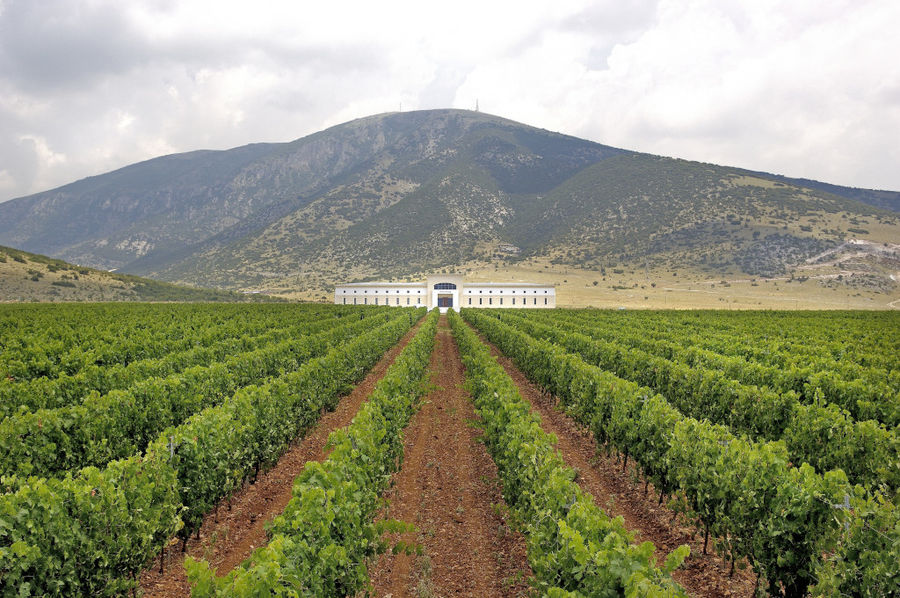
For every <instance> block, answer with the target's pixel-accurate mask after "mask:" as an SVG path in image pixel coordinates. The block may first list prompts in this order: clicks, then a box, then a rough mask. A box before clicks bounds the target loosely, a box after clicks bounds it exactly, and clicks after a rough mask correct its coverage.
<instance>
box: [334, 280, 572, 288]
mask: <svg viewBox="0 0 900 598" xmlns="http://www.w3.org/2000/svg"><path fill="white" fill-rule="evenodd" d="M427 284H428V283H427V282H383V281H372V282H344V283H341V284H336V285H335V287H424V286H426V285H427ZM438 284H440V283H438ZM462 284H463V286H465V287H554V286H556V285H554V284H541V283H539V282H463V283H462Z"/></svg>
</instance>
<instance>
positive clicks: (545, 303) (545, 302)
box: [544, 297, 547, 305]
mask: <svg viewBox="0 0 900 598" xmlns="http://www.w3.org/2000/svg"><path fill="white" fill-rule="evenodd" d="M544 305H547V298H546V297H544Z"/></svg>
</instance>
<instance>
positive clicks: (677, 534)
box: [140, 317, 754, 598]
mask: <svg viewBox="0 0 900 598" xmlns="http://www.w3.org/2000/svg"><path fill="white" fill-rule="evenodd" d="M417 330H418V325H417V326H416V327H414V328H413V330H411V331H410V332H409V333H407V335H405V336H404V338H403V339H402V340H401V341H400V343H398V344H397V346H395V347H394V348H392V349H391V350H390V351H389V352H388V353H387V354H385V356H384V357H383V358H382V359H381V360H380V361H379V363H378V364H377V365H376V366H375V367H374V368H373V369H372V371H371V372H370V373H369V374H368V376H367V377H366V378H365V380H363V382H362V383H360V384H359V385H358V386H357V387H356V388H355V389H354V390H353V391H352V392H351V393H350V394H349V395H348V396H346V397H344V398H342V399H341V401H340V402H339V403H338V406H337V408H336V410H335V411H333V412H330V413H325V414H323V415H322V417H321V419H320V420H319V422H318V424H317V425H316V426H315V427H314V428H313V429H312V430H310V432H309V433H308V434H307V435H306V436H305V437H304V438H303V439H302V440H301V441H299V442H298V443H297V444H296V445H295V446H294V447H292V448H291V450H289V451H288V452H287V453H286V454H285V455H284V456H283V457H282V458H281V460H279V462H278V463H277V464H276V465H275V466H274V467H273V468H272V469H270V470H269V471H267V472H265V473H262V474H260V476H259V478H258V479H257V481H256V482H255V483H253V484H248V485H246V486H245V487H244V488H243V489H242V490H241V491H240V492H238V493H236V494H235V495H234V496H232V497H231V499H230V500H228V501H223V503H222V504H220V505H219V507H218V508H217V509H216V511H215V512H213V513H210V514H209V515H208V516H207V518H206V520H205V521H204V523H203V526H202V527H201V530H200V538H199V539H196V538H192V539H191V540H190V541H189V542H188V545H187V552H186V553H184V554H183V553H182V552H181V550H180V546H181V545H180V542H173V543H172V545H171V546H170V547H169V548H168V549H167V550H166V552H165V553H164V554H163V555H161V557H158V558H157V559H156V562H155V563H153V564H152V565H151V566H150V567H149V568H148V569H147V570H145V571H144V573H143V575H142V576H141V580H140V587H141V592H142V595H144V596H166V597H169V596H189V595H190V587H189V585H188V583H187V580H186V578H185V574H184V567H183V561H184V556H185V554H190V555H191V556H193V557H195V558H205V559H207V560H208V561H209V562H210V563H211V564H212V565H213V567H215V568H216V569H217V573H218V574H219V575H224V574H226V573H227V572H228V571H230V570H231V569H232V568H233V567H235V566H237V565H238V564H240V563H241V562H242V561H243V560H244V559H246V558H247V557H249V556H250V554H251V553H252V551H253V550H254V548H256V547H258V546H261V545H263V544H264V543H265V542H266V541H267V538H266V535H265V529H264V525H265V523H266V522H268V521H269V520H271V519H272V518H273V517H274V516H276V515H278V514H279V513H281V512H282V511H283V510H284V508H285V506H286V505H287V503H288V501H289V500H290V498H291V488H292V485H293V481H294V478H296V477H297V476H298V475H299V474H300V472H301V471H302V470H303V467H304V465H305V464H306V462H307V461H312V460H323V459H324V458H325V457H326V456H327V454H326V453H325V443H326V441H327V438H328V435H329V434H330V433H331V432H332V431H333V430H336V429H338V428H341V427H344V426H346V425H348V424H349V423H350V421H351V420H352V418H353V416H354V415H355V414H356V412H357V411H358V410H359V407H360V405H361V404H362V402H363V400H365V398H366V397H367V396H368V395H369V394H370V393H371V391H372V389H373V388H374V387H375V385H376V384H377V382H378V381H379V380H380V379H381V377H382V376H383V375H384V373H385V371H386V370H387V368H388V367H389V366H390V365H391V363H393V361H394V358H395V357H396V356H397V354H398V353H399V352H400V351H401V350H402V348H403V347H404V346H405V345H406V344H407V342H409V340H410V339H411V338H412V336H413V335H414V334H415V332H416V331H417ZM482 340H484V339H483V338H482ZM486 344H488V346H490V347H491V351H492V353H493V354H494V355H495V356H497V357H498V361H499V362H500V364H501V365H502V366H503V367H504V369H505V370H506V372H507V374H508V375H509V376H510V377H511V378H512V379H513V381H514V382H515V383H516V385H517V386H518V388H519V392H520V393H521V395H522V397H523V398H524V399H525V400H526V401H528V402H529V403H531V405H532V408H533V409H534V410H535V411H536V412H537V413H538V414H539V415H540V416H541V420H542V426H543V428H544V429H545V431H547V432H549V433H552V434H555V435H556V436H557V438H558V439H559V443H558V445H557V448H558V450H559V451H560V453H561V455H562V456H563V458H564V460H565V461H566V463H567V464H569V465H570V466H572V467H574V468H575V469H576V470H577V471H578V474H579V476H578V483H579V485H580V486H581V487H582V488H583V489H584V490H585V491H586V492H588V493H589V494H591V495H592V496H593V497H594V500H595V502H596V503H597V505H598V506H600V507H601V508H603V509H604V510H606V512H608V513H610V514H611V515H614V516H622V517H623V518H624V520H625V524H626V526H627V527H628V528H629V529H631V530H632V531H634V532H636V534H637V537H636V540H637V541H646V540H649V541H651V542H653V544H654V545H655V546H656V547H657V557H658V558H659V559H660V561H662V559H664V558H665V555H666V554H668V552H669V551H671V550H674V549H675V548H677V547H678V546H679V545H681V544H688V545H689V546H690V547H691V556H690V557H688V559H687V560H686V561H685V564H684V565H683V566H682V567H681V568H680V569H679V570H678V571H676V572H675V574H674V575H673V577H674V578H675V579H676V580H677V581H678V582H679V583H680V584H682V585H683V586H684V587H685V588H686V589H687V590H688V591H689V592H690V593H691V595H694V596H703V597H706V596H709V597H737V596H740V597H748V596H751V594H752V590H753V581H754V579H753V576H752V574H751V573H750V572H748V571H740V570H738V571H736V572H735V573H734V574H733V576H731V575H729V566H728V565H727V564H726V563H724V562H723V561H722V559H720V558H719V557H718V556H715V555H714V554H713V553H712V551H710V553H709V554H707V555H704V554H702V552H703V538H702V535H698V534H697V532H696V529H695V528H694V527H693V526H692V525H690V524H685V523H683V522H682V521H680V520H678V519H677V518H676V517H675V516H674V514H673V512H672V511H671V510H670V509H668V508H667V507H666V506H659V505H658V504H657V500H656V497H655V495H654V493H653V492H647V493H645V490H644V486H643V484H640V483H638V482H637V481H636V474H635V473H633V472H629V471H623V468H622V465H621V463H619V462H618V461H617V460H616V459H615V458H614V457H606V456H605V455H604V454H603V452H602V451H598V447H597V445H596V442H595V441H594V439H593V437H592V436H591V435H590V433H589V432H588V431H586V430H584V429H583V428H582V427H580V426H579V425H578V424H577V423H575V422H574V421H573V420H571V419H570V418H569V417H568V416H566V415H565V414H564V413H562V412H561V411H560V410H559V409H558V408H557V406H556V405H555V404H554V401H553V400H552V398H551V397H547V396H545V395H544V394H543V393H542V392H541V391H540V389H538V388H537V387H536V386H535V385H533V384H532V383H531V382H530V381H529V380H528V379H527V377H526V376H525V375H524V374H523V373H522V372H521V371H519V369H518V368H516V367H515V365H514V364H513V363H512V362H511V361H510V360H509V359H507V358H506V357H504V356H503V355H502V354H500V353H499V352H498V351H497V350H496V348H495V347H493V346H492V345H491V344H490V343H486ZM429 368H430V372H431V383H432V384H433V388H432V389H431V391H430V392H429V393H428V394H427V395H426V397H425V399H424V401H423V403H422V406H421V408H420V409H419V411H418V412H417V413H416V415H415V416H414V417H413V420H412V421H411V423H410V425H409V426H408V427H407V429H406V431H405V440H404V462H403V466H402V468H401V470H400V471H399V472H398V473H397V474H395V476H394V477H393V479H392V486H391V488H390V489H389V490H388V492H387V494H386V498H387V499H388V503H387V504H388V506H387V507H386V508H385V511H384V513H383V516H384V517H385V518H390V519H399V520H401V521H404V522H407V523H412V524H414V526H415V531H414V532H410V533H407V534H404V535H402V536H400V537H395V538H393V539H394V540H403V541H405V542H407V543H409V544H414V545H418V546H419V547H420V552H421V554H403V553H401V554H391V553H387V554H385V555H382V556H381V557H380V558H379V559H378V560H377V562H375V563H374V564H373V566H372V567H371V568H370V574H371V578H372V583H373V586H374V595H376V596H385V597H391V598H399V597H402V596H522V595H526V594H528V593H529V586H528V578H529V577H530V576H531V572H530V569H529V567H528V562H527V554H526V549H525V541H524V538H523V537H522V536H521V534H519V533H517V532H514V531H512V530H511V529H510V527H509V526H508V524H507V521H506V518H505V506H504V502H503V498H502V496H501V494H500V487H499V483H498V478H497V469H496V466H495V465H494V463H493V461H492V459H491V458H490V456H489V455H488V453H487V451H486V449H485V447H484V445H483V444H482V443H481V441H480V432H479V430H478V428H477V425H476V422H477V416H476V415H475V413H474V410H473V407H472V403H471V400H470V397H469V395H468V393H467V392H466V391H465V389H464V383H465V369H464V366H463V364H462V361H461V360H460V357H459V351H458V348H457V346H456V343H455V342H454V340H453V338H452V335H451V334H450V330H449V326H448V324H447V320H446V317H441V319H440V321H439V324H438V332H437V338H436V341H435V350H434V353H433V354H432V357H431V364H430V366H429ZM161 571H162V572H161Z"/></svg>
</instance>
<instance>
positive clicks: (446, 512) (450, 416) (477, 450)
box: [370, 316, 530, 598]
mask: <svg viewBox="0 0 900 598" xmlns="http://www.w3.org/2000/svg"><path fill="white" fill-rule="evenodd" d="M430 370H431V375H432V378H431V381H432V384H433V385H434V387H433V389H432V390H431V391H430V392H429V393H428V394H427V395H426V397H425V400H424V402H423V404H422V407H421V408H420V410H419V411H418V412H417V413H416V415H415V416H414V417H413V420H412V421H411V422H410V425H409V426H408V427H407V429H406V431H405V439H404V461H403V467H402V468H401V470H400V471H399V472H398V473H397V474H395V476H394V478H393V480H392V487H391V489H390V490H389V491H388V493H387V498H388V500H389V506H388V508H387V509H386V512H385V518H389V519H399V520H401V521H404V522H407V523H412V524H414V525H415V527H416V531H415V532H413V533H409V534H405V535H403V536H402V537H401V538H398V539H402V540H404V541H405V542H408V543H417V544H419V545H420V546H421V548H422V554H421V555H406V554H396V555H395V554H384V555H382V556H381V558H380V559H379V560H378V562H377V563H375V565H374V566H373V567H372V568H371V569H370V573H371V578H372V583H373V585H374V595H375V596H384V597H387V596H390V597H392V598H399V597H402V596H522V595H524V594H526V593H527V592H528V587H529V586H528V583H527V578H528V577H529V576H530V569H529V568H528V562H527V554H526V548H525V541H524V538H523V537H522V536H521V534H518V533H515V532H513V531H511V530H510V528H509V527H508V526H507V523H506V521H505V519H504V502H503V498H502V496H501V494H500V488H499V483H498V478H497V468H496V466H495V465H494V462H493V460H492V459H491V457H490V455H488V453H487V450H486V448H485V447H484V444H483V443H481V442H480V440H479V437H480V432H479V430H478V429H477V427H476V426H475V425H474V421H475V418H476V416H475V412H474V410H473V407H472V402H471V400H470V398H469V394H468V393H467V392H466V391H465V390H464V388H463V385H464V383H465V369H464V367H463V364H462V361H461V360H460V357H459V350H458V348H457V346H456V342H455V341H454V340H453V337H452V335H451V334H450V328H449V326H448V324H447V318H446V316H442V317H441V319H440V320H439V323H438V332H437V338H436V340H435V350H434V353H433V354H432V357H431V364H430Z"/></svg>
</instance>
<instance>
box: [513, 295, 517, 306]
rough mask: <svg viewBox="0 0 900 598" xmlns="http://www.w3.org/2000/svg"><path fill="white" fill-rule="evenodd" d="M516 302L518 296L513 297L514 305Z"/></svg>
mask: <svg viewBox="0 0 900 598" xmlns="http://www.w3.org/2000/svg"><path fill="white" fill-rule="evenodd" d="M515 304H516V298H515V297H513V305H515Z"/></svg>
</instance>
